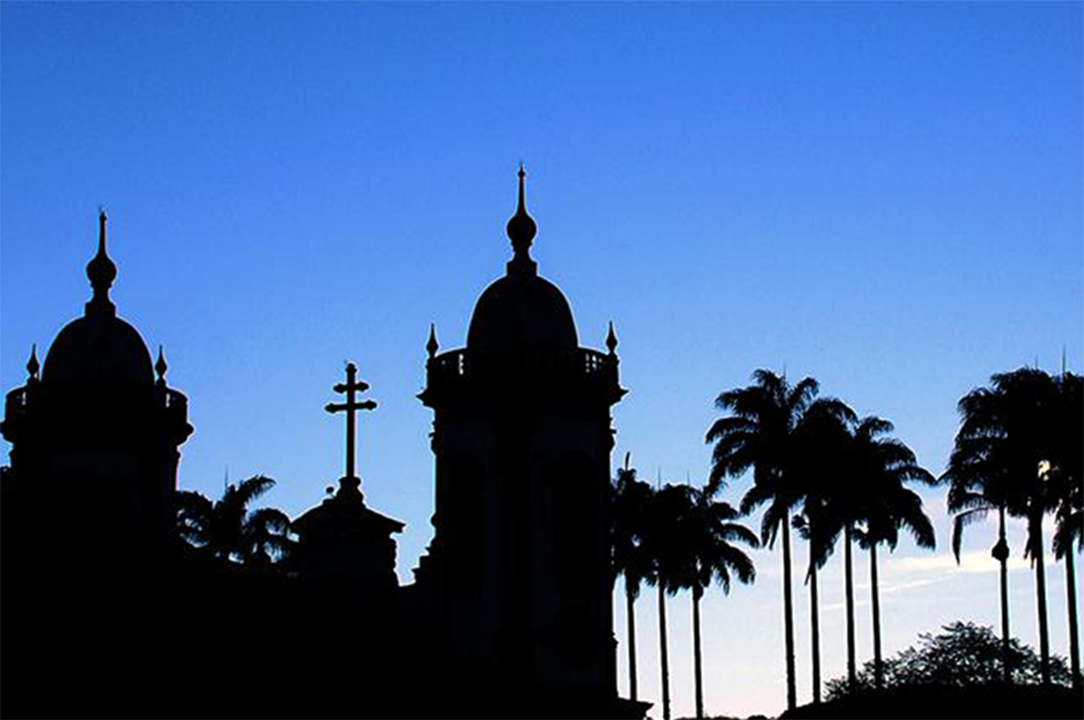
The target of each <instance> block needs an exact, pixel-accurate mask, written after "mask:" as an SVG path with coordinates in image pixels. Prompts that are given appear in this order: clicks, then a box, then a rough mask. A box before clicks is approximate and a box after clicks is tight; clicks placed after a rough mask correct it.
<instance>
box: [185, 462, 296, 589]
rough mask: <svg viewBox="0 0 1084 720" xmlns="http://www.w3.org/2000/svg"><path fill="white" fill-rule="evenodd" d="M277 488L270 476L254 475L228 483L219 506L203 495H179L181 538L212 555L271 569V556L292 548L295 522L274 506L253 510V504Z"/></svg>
mask: <svg viewBox="0 0 1084 720" xmlns="http://www.w3.org/2000/svg"><path fill="white" fill-rule="evenodd" d="M274 486H275V481H274V480H272V479H271V478H269V477H266V476H263V475H255V476H253V477H250V478H248V479H247V480H243V481H241V482H240V483H238V484H232V483H231V484H230V485H227V486H226V490H225V492H224V493H223V494H222V497H221V499H219V500H216V501H214V502H212V501H211V500H208V499H207V498H206V497H204V496H203V495H201V494H200V493H198V492H194V491H190V490H181V491H178V492H177V494H176V509H177V530H178V534H179V535H180V536H181V537H182V538H183V539H184V540H186V541H187V542H188V543H190V544H191V545H194V546H196V547H198V548H201V549H202V550H203V551H204V552H206V553H207V554H209V555H210V556H211V557H214V558H217V559H219V560H223V561H236V562H240V563H242V564H245V565H249V566H253V567H256V568H266V567H268V566H270V564H271V562H272V554H274V555H278V556H280V557H281V555H283V554H284V553H286V552H287V551H288V549H289V547H290V538H289V532H290V519H289V518H288V517H287V516H286V515H285V513H283V512H281V511H279V510H275V509H273V508H261V509H259V510H256V511H254V512H249V510H248V506H249V505H250V504H251V503H252V502H253V501H254V500H256V499H257V498H258V497H260V496H261V495H263V494H264V493H266V492H267V491H268V490H270V489H271V488H272V487H274Z"/></svg>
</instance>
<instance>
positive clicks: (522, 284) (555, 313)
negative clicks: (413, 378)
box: [467, 275, 578, 350]
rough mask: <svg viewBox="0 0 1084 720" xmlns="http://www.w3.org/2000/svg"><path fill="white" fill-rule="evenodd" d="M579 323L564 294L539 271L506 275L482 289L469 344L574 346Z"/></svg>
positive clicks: (473, 346)
mask: <svg viewBox="0 0 1084 720" xmlns="http://www.w3.org/2000/svg"><path fill="white" fill-rule="evenodd" d="M577 345H578V342H577V339H576V324H575V322H574V321H573V320H572V310H571V309H570V308H569V306H568V301H567V300H566V299H565V296H564V294H562V293H561V291H560V290H558V289H557V286H556V285H554V284H553V283H551V282H549V281H548V280H546V279H544V278H540V277H538V276H537V275H527V276H516V275H509V276H508V277H503V278H501V279H499V280H497V281H496V282H494V283H493V284H492V285H490V286H489V287H488V288H486V290H485V292H483V293H482V297H480V298H478V304H477V305H476V306H475V308H474V315H473V316H472V317H471V321H470V330H469V331H468V332H467V347H468V348H470V349H471V350H475V349H487V350H488V349H500V348H510V347H532V348H535V347H537V348H547V349H566V350H574V349H575V348H576V347H577Z"/></svg>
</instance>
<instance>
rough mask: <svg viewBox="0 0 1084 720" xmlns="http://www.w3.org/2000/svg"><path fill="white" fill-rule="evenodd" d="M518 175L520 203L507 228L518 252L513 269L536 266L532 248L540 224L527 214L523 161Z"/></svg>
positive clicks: (512, 265)
mask: <svg viewBox="0 0 1084 720" xmlns="http://www.w3.org/2000/svg"><path fill="white" fill-rule="evenodd" d="M518 175H519V205H518V206H517V207H516V214H515V215H513V216H512V219H511V220H509V221H508V226H507V227H506V228H505V229H506V231H507V232H508V238H509V239H510V240H511V241H512V249H513V250H515V252H516V255H515V257H514V258H513V259H512V262H511V264H510V267H509V269H512V267H524V268H531V267H532V266H534V261H533V260H531V256H530V248H531V242H532V241H533V240H534V236H535V235H536V234H537V233H538V225H536V224H535V221H534V218H532V217H531V216H530V215H528V214H527V192H526V189H525V185H526V183H525V179H526V177H527V172H526V171H525V170H524V169H523V163H520V165H519V173H518Z"/></svg>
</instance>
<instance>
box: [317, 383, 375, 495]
mask: <svg viewBox="0 0 1084 720" xmlns="http://www.w3.org/2000/svg"><path fill="white" fill-rule="evenodd" d="M357 377H358V368H357V366H356V365H355V364H354V363H347V364H346V382H345V383H339V384H337V385H335V387H333V388H332V389H333V390H334V391H335V392H337V393H346V402H344V403H328V404H327V405H326V406H325V407H324V409H325V410H327V411H328V412H329V413H332V414H334V413H337V412H345V413H346V475H345V476H344V477H346V478H350V479H354V478H355V477H356V476H355V475H354V435H355V432H354V414H355V413H356V412H357V411H358V410H373V409H375V408H376V403H375V402H374V401H372V400H364V401H362V402H356V401H355V393H359V392H365V391H366V390H368V389H369V384H368V383H366V382H364V381H361V380H358V379H357Z"/></svg>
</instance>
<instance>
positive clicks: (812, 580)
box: [809, 563, 821, 703]
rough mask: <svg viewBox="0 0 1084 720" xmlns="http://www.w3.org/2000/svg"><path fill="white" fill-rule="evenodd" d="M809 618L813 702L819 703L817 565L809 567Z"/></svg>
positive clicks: (819, 635) (811, 564) (819, 648)
mask: <svg viewBox="0 0 1084 720" xmlns="http://www.w3.org/2000/svg"><path fill="white" fill-rule="evenodd" d="M809 617H810V623H809V624H810V627H811V629H812V634H813V637H812V644H813V702H815V703H819V702H820V701H821V625H820V612H819V611H818V609H817V564H816V563H810V566H809Z"/></svg>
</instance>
